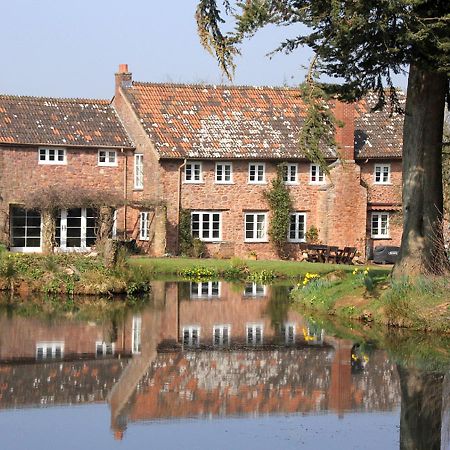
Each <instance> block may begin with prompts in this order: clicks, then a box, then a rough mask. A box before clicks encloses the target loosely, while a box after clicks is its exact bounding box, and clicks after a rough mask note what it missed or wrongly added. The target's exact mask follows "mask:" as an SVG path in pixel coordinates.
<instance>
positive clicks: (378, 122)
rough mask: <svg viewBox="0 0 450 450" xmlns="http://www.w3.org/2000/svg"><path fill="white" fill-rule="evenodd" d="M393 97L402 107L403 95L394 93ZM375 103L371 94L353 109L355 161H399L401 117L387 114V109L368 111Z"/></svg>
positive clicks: (374, 97)
mask: <svg viewBox="0 0 450 450" xmlns="http://www.w3.org/2000/svg"><path fill="white" fill-rule="evenodd" d="M397 95H398V96H399V101H400V103H401V105H402V106H404V103H405V100H406V96H405V94H404V93H403V92H402V91H398V93H397ZM376 102H377V95H376V94H375V93H371V94H368V95H367V96H366V97H365V98H364V99H363V100H361V101H359V103H358V104H357V105H356V117H355V157H356V158H392V157H395V158H399V157H401V156H402V144H403V119H404V116H403V114H399V113H395V112H394V113H392V114H391V112H390V107H389V106H386V107H385V108H384V109H383V110H382V111H371V108H373V107H374V106H375V104H376Z"/></svg>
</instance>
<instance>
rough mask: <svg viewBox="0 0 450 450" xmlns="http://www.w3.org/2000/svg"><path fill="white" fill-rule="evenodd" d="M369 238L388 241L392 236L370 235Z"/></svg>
mask: <svg viewBox="0 0 450 450" xmlns="http://www.w3.org/2000/svg"><path fill="white" fill-rule="evenodd" d="M370 238H371V239H375V240H378V241H380V240H385V241H390V240H391V239H392V238H391V236H370Z"/></svg>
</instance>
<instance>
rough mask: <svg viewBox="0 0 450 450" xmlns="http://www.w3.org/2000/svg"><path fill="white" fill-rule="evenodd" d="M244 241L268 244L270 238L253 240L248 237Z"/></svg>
mask: <svg viewBox="0 0 450 450" xmlns="http://www.w3.org/2000/svg"><path fill="white" fill-rule="evenodd" d="M244 242H245V243H246V244H268V243H269V240H268V239H265V240H257V241H253V240H249V239H246V240H244Z"/></svg>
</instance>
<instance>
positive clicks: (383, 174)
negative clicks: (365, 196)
mask: <svg viewBox="0 0 450 450" xmlns="http://www.w3.org/2000/svg"><path fill="white" fill-rule="evenodd" d="M373 176H374V182H375V184H390V183H391V165H390V164H375V170H374V175H373Z"/></svg>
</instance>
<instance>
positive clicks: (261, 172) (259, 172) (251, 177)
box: [248, 163, 266, 184]
mask: <svg viewBox="0 0 450 450" xmlns="http://www.w3.org/2000/svg"><path fill="white" fill-rule="evenodd" d="M248 182H249V183H252V184H258V183H260V184H264V183H265V182H266V165H265V163H249V164H248Z"/></svg>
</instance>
